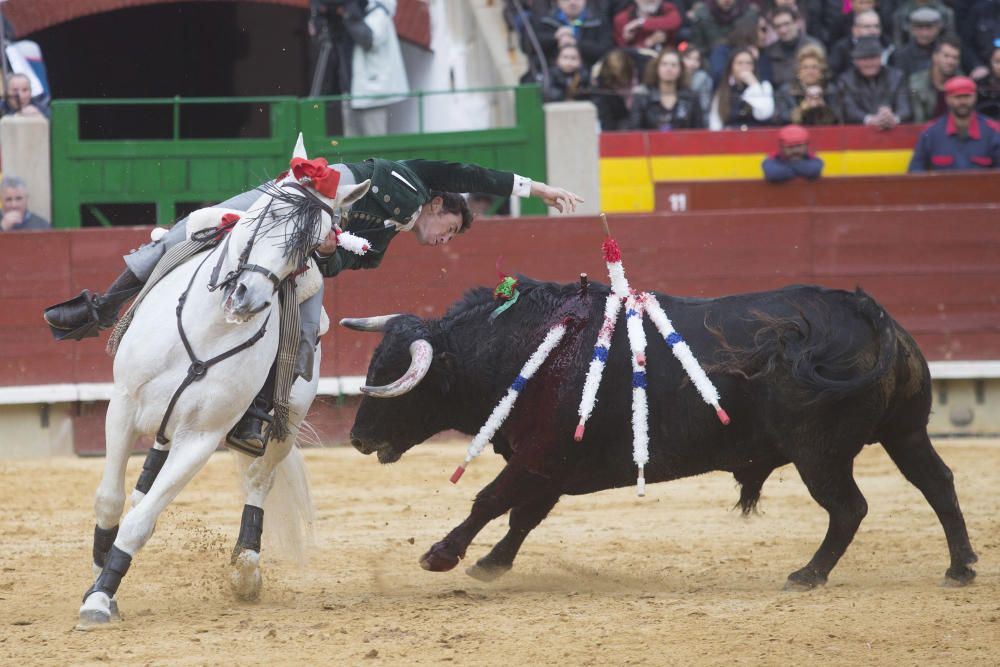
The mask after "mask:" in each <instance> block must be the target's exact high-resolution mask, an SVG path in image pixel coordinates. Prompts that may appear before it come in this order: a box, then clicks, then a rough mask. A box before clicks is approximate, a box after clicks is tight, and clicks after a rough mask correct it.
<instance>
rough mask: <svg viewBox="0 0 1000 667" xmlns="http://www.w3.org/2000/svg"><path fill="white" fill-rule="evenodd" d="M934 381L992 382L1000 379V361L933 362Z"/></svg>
mask: <svg viewBox="0 0 1000 667" xmlns="http://www.w3.org/2000/svg"><path fill="white" fill-rule="evenodd" d="M927 365H928V366H929V367H930V369H931V379H932V380H992V379H995V378H1000V361H931V362H929V363H928V364H927Z"/></svg>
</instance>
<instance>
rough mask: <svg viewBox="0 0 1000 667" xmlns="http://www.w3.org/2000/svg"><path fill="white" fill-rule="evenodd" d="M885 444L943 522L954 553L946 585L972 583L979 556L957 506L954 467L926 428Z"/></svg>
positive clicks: (891, 439)
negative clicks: (944, 459)
mask: <svg viewBox="0 0 1000 667" xmlns="http://www.w3.org/2000/svg"><path fill="white" fill-rule="evenodd" d="M882 445H883V447H885V451H887V452H888V453H889V456H890V457H892V460H893V461H894V462H895V463H896V465H897V466H898V467H899V469H900V471H901V472H902V473H903V476H905V477H906V479H907V480H909V482H910V483H911V484H913V486H915V487H917V488H918V489H920V492H921V493H923V494H924V498H926V499H927V502H928V503H930V506H931V507H932V508H933V509H934V512H935V513H937V516H938V520H940V521H941V526H942V527H943V528H944V534H945V537H946V538H947V540H948V551H949V553H950V555H951V566H950V567H949V568H948V570H947V571H946V572H945V577H946V579H945V584H951V585H959V586H961V585H964V584H968V583H970V582H971V581H972V580H973V579H974V578H975V576H976V571H975V570H973V569H972V568H971V567H969V565H971V564H973V563H975V562H976V560H978V559H977V557H976V553H975V552H974V551H973V550H972V545H971V544H970V543H969V532H968V530H966V528H965V517H964V516H962V510H961V508H960V507H959V506H958V496H957V495H956V494H955V482H954V478H953V476H952V474H951V469H950V468H948V466H947V465H945V463H944V461H942V460H941V457H940V456H938V453H937V452H936V451H935V450H934V447H933V445H931V441H930V438H929V437H928V436H927V431H926V430H922V431H919V432H913V433H910V434H909V435H906V436H903V437H900V438H886V441H885V442H884V443H882Z"/></svg>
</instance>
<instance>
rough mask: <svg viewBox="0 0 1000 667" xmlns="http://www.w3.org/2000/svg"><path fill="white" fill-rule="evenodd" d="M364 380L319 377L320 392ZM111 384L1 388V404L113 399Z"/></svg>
mask: <svg viewBox="0 0 1000 667" xmlns="http://www.w3.org/2000/svg"><path fill="white" fill-rule="evenodd" d="M364 383H365V378H364V377H363V376H361V375H342V376H340V377H327V378H320V379H319V388H318V390H317V393H318V394H320V395H323V396H357V395H358V394H360V393H361V386H362V385H363V384H364ZM112 386H113V385H112V383H110V382H84V383H80V384H34V385H14V386H10V387H0V405H25V404H29V403H75V402H76V401H107V400H110V398H111V388H112Z"/></svg>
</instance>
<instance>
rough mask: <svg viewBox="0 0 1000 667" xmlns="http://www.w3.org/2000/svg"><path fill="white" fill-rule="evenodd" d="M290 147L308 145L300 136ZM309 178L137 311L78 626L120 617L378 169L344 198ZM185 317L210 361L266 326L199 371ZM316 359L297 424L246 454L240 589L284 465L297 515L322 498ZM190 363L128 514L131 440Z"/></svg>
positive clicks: (149, 424)
mask: <svg viewBox="0 0 1000 667" xmlns="http://www.w3.org/2000/svg"><path fill="white" fill-rule="evenodd" d="M293 157H301V158H305V150H304V149H303V147H302V138H301V136H300V137H299V142H298V143H297V144H296V149H295V154H294V155H293ZM303 185H304V186H306V188H308V189H306V188H303ZM310 185H315V183H313V182H312V181H311V180H310V179H307V178H306V179H303V180H302V181H301V182H300V181H299V180H298V179H296V178H295V176H294V175H293V174H291V173H290V174H289V175H288V176H286V177H284V178H283V179H282V180H280V181H277V182H276V183H274V184H273V186H270V187H269V188H268V189H267V190H265V191H264V193H263V194H262V195H261V196H260V198H259V199H258V200H257V202H256V203H255V204H254V205H253V206H252V207H251V208H250V210H248V211H247V212H246V213H240V214H239V215H240V220H239V221H238V222H237V223H236V224H235V226H233V227H232V230H231V231H230V232H229V240H228V242H225V243H220V244H218V245H216V246H215V247H214V249H212V250H211V251H208V252H207V253H206V252H203V253H199V254H198V255H195V256H194V257H192V258H191V259H189V260H187V261H186V262H185V263H183V264H181V265H180V266H178V267H177V268H176V269H174V270H173V271H171V272H170V273H168V274H167V275H166V276H164V277H163V278H162V279H161V280H160V281H159V283H157V284H156V285H155V286H154V287H152V288H151V289H150V291H149V293H148V294H147V295H146V296H145V298H144V299H143V301H142V302H141V303H140V304H139V306H138V308H137V309H136V310H135V313H134V318H133V320H132V323H131V325H130V327H129V329H128V330H127V331H126V333H125V335H124V337H123V338H122V340H121V343H120V345H119V347H118V351H117V355H116V357H115V362H114V389H113V391H112V397H111V401H110V404H109V405H108V413H107V421H106V424H105V429H106V439H107V458H106V461H105V467H104V475H103V477H102V479H101V483H100V485H99V486H98V488H97V494H96V499H95V503H94V509H95V513H96V515H97V525H96V527H95V531H94V553H93V555H94V569H95V572H96V581H95V582H94V585H93V586H91V588H90V589H89V590H88V591H87V593H86V594H85V595H84V601H83V606H82V607H81V608H80V614H79V616H80V618H79V620H80V623H79V625H78V626H77V627H78V628H80V629H88V628H91V627H94V626H99V625H103V624H105V623H108V622H109V621H111V620H113V619H117V618H118V615H117V602H116V600H115V595H116V593H117V590H118V587H119V585H120V583H121V579H122V577H123V576H124V575H125V573H126V572H127V571H128V568H129V565H130V564H131V561H132V558H133V557H134V556H135V555H136V554H137V553H138V552H139V550H140V549H142V547H143V545H145V544H146V541H147V540H149V538H150V536H151V535H152V534H153V529H154V527H155V526H156V520H157V517H159V515H160V513H161V512H162V511H163V510H164V508H166V506H167V505H168V504H169V503H170V502H171V501H172V500H173V499H174V498H175V497H176V496H177V494H178V493H179V492H180V491H181V489H183V488H184V486H185V485H186V484H187V483H188V482H189V481H190V480H191V478H192V477H194V475H195V474H196V473H197V472H198V471H199V470H200V469H201V468H202V466H204V465H205V463H206V462H207V461H208V459H209V457H210V456H211V455H212V453H213V452H214V451H215V450H216V448H217V447H218V445H219V443H220V441H221V440H222V438H223V437H224V436H225V435H226V433H228V432H229V430H230V429H231V428H232V427H233V425H234V424H236V422H237V420H238V419H239V418H240V417H241V416H242V415H243V413H244V411H245V410H246V409H247V407H248V406H249V405H250V403H251V402H252V401H253V399H254V397H255V395H256V394H257V392H258V390H259V389H260V388H261V387H262V386H263V385H264V383H265V380H266V379H267V376H268V372H269V370H270V369H271V366H272V363H273V362H274V360H275V356H276V354H277V351H278V343H279V335H278V334H279V330H280V309H281V307H280V304H279V300H278V298H277V287H278V284H279V283H280V281H283V280H284V279H286V278H287V277H289V276H290V275H291V274H292V273H293V272H294V271H296V270H297V269H299V268H300V267H301V266H302V265H303V263H304V262H305V259H306V258H307V257H308V256H309V254H310V253H311V252H312V250H314V249H315V248H316V247H317V246H318V245H319V243H320V242H321V241H322V240H323V239H324V238H326V236H327V234H328V233H329V232H330V230H331V228H332V226H333V224H334V221H333V219H332V217H331V213H332V212H333V211H334V210H335V209H337V208H339V207H347V206H350V205H351V204H352V203H353V202H354V201H356V200H357V199H359V198H360V197H362V196H363V195H364V194H365V193H366V192H367V191H368V186H369V182H368V181H365V182H364V183H361V184H359V185H352V186H341V187H338V188H337V190H336V195H335V196H333V197H328V196H324V195H323V194H321V193H320V192H319V191H317V190H315V189H313V188H311V187H309V186H310ZM324 189H326V190H327V191H328V194H332V193H329V188H324ZM275 195H277V197H275ZM299 198H301V200H300V199H299ZM296 202H298V203H296ZM298 206H306V207H309V206H312V207H313V208H312V209H311V210H312V213H313V214H312V215H308V216H306V215H296V214H295V213H296V212H297V211H302V210H304V209H302V208H298ZM317 211H318V212H319V213H318V214H316V213H317ZM226 213H229V211H225V210H222V209H215V210H209V211H207V212H202V213H201V214H200V215H201V216H205V215H210V216H211V215H215V216H216V218H215V219H216V220H219V219H221V218H222V216H223V215H224V214H226ZM230 219H231V218H230ZM304 220H305V221H304ZM247 252H248V254H247ZM206 254H207V257H206ZM217 265H218V268H219V270H218V271H216V272H215V275H216V276H217V279H219V280H220V281H221V277H222V276H231V277H232V280H231V281H230V282H229V284H228V287H227V289H225V290H221V289H220V290H217V291H213V290H210V289H209V285H210V281H211V280H212V274H213V269H215V268H216V266H217ZM185 291H186V292H187V296H186V297H185V298H184V303H183V312H182V313H181V314H178V301H179V298H180V295H182V294H184V293H185ZM181 328H182V329H183V332H184V334H183V337H186V339H187V342H188V344H189V345H190V349H191V351H192V354H193V355H195V356H196V357H197V359H199V360H202V361H204V360H209V359H212V358H214V357H216V356H218V355H221V354H224V353H226V352H228V351H230V350H233V349H235V348H238V347H240V346H242V345H244V344H246V343H247V341H248V340H249V339H251V338H254V337H256V336H257V335H258V334H259V338H258V339H257V340H256V342H255V343H253V344H252V345H249V346H248V347H245V348H244V349H242V350H241V351H239V352H237V353H235V354H233V355H232V356H229V357H228V358H225V359H222V360H220V361H218V362H217V363H216V364H214V365H212V366H211V367H210V368H208V369H207V371H206V372H204V373H201V372H200V369H196V368H195V366H196V364H193V363H192V361H191V358H190V357H189V353H188V350H187V349H186V347H185V343H184V341H183V339H182V335H181V333H180V329H181ZM295 335H296V336H297V335H298V332H296V333H295ZM319 359H320V355H319V352H318V351H317V354H316V357H315V360H314V369H313V375H312V377H313V380H312V381H311V382H304V381H302V380H301V379H300V380H299V381H298V382H296V383H295V385H294V386H293V389H292V392H291V397H290V401H289V413H290V415H289V419H288V435H287V437H285V438H284V439H282V440H274V439H272V441H271V442H270V443H269V444H268V447H267V450H266V453H265V454H264V455H263V456H261V457H260V458H257V459H250V458H249V457H246V456H245V455H243V454H236V456H237V457H239V458H241V459H245V460H244V461H242V462H241V465H240V467H241V469H242V470H243V473H244V483H243V487H244V491H245V494H246V501H245V502H246V505H245V507H244V511H243V521H242V524H241V529H240V537H239V539H238V541H237V544H236V548H235V549H234V552H233V571H232V572H231V577H232V583H233V588H234V590H235V592H236V593H237V595H239V596H241V597H243V598H248V599H253V598H255V597H256V595H257V593H258V592H259V589H260V569H259V551H260V538H261V531H262V523H263V508H264V500H265V498H266V497H267V495H268V492H269V491H270V490H271V488H272V486H273V485H274V481H275V478H276V477H279V478H284V479H285V480H286V482H287V484H286V486H287V487H288V488H289V491H290V494H289V495H288V496H286V503H285V504H286V506H287V505H291V506H292V508H291V509H292V511H293V512H295V511H298V512H299V514H300V516H302V515H303V514H304V513H308V512H310V511H311V504H310V501H309V496H308V487H307V485H306V481H305V480H306V478H305V474H304V468H303V464H302V456H301V453H300V452H299V450H298V448H296V447H294V444H295V440H296V437H297V435H298V431H299V426H300V424H301V422H302V419H303V418H304V416H305V413H306V411H307V410H308V408H309V405H310V404H311V403H312V400H313V398H314V396H315V394H316V385H317V382H318V378H319V370H318V364H319ZM192 370H195V371H197V372H194V373H193V374H194V375H198V377H197V378H196V379H195V380H194V381H191V382H190V384H189V385H188V386H187V387H186V388H185V389H184V390H183V391H182V392H181V393H180V394H179V396H177V398H176V403H175V404H174V406H173V409H172V410H171V411H170V416H169V419H168V420H167V421H166V422H165V424H164V428H163V429H162V433H163V435H164V436H165V438H158V442H157V445H156V446H155V451H154V452H153V453H151V454H150V455H149V457H148V458H147V461H146V465H145V466H144V468H143V474H142V476H141V477H140V481H139V485H137V490H136V492H135V493H134V494H133V505H134V506H133V508H132V510H131V511H130V512H129V513H128V514H127V515H126V516H125V517H124V519H122V518H121V517H122V512H123V510H124V508H125V466H126V462H127V460H128V456H129V453H130V451H131V449H132V445H133V443H134V442H135V440H136V438H137V437H139V436H140V435H143V434H152V433H155V432H157V430H158V429H160V428H161V421H162V420H163V419H164V415H165V414H166V413H167V411H168V405H169V403H170V402H171V398H172V397H173V396H174V393H175V391H176V390H177V389H178V387H179V386H180V385H181V383H182V382H184V381H185V378H188V377H189V376H190V375H192ZM160 440H165V441H166V442H160ZM303 504H305V505H308V506H307V507H303ZM295 505H298V508H297V509H296V508H295V507H294V506H295ZM286 509H287V508H286ZM119 520H120V524H119Z"/></svg>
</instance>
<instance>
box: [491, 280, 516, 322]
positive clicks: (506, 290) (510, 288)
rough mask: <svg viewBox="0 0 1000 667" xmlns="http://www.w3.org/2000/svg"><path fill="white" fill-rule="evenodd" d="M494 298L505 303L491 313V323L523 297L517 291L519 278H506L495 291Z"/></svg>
mask: <svg viewBox="0 0 1000 667" xmlns="http://www.w3.org/2000/svg"><path fill="white" fill-rule="evenodd" d="M493 296H494V297H496V298H497V299H502V300H503V303H501V304H500V305H499V306H497V307H496V308H495V309H494V310H493V312H492V313H490V322H493V320H495V319H496V318H498V317H499V316H500V315H501V313H503V312H504V311H505V310H507V309H508V308H510V307H511V306H513V305H514V304H515V303H517V300H518V298H520V296H521V292H520V291H518V289H517V278H513V277H511V276H504V277H503V278H502V279H501V280H500V282H499V283H498V284H497V286H496V288H495V289H494V290H493Z"/></svg>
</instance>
